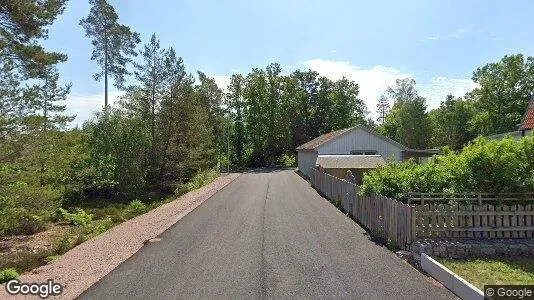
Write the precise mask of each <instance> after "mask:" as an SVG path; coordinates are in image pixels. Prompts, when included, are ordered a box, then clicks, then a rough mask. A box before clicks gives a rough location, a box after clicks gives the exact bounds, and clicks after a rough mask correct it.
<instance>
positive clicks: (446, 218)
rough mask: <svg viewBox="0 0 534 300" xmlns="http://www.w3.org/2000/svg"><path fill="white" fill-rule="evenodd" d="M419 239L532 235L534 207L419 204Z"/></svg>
mask: <svg viewBox="0 0 534 300" xmlns="http://www.w3.org/2000/svg"><path fill="white" fill-rule="evenodd" d="M415 215H416V217H415V219H416V220H415V224H416V225H415V226H416V236H417V238H428V237H438V238H441V237H452V238H531V237H534V206H533V205H532V204H528V205H496V206H494V205H489V204H484V205H443V204H425V205H417V206H416V213H415Z"/></svg>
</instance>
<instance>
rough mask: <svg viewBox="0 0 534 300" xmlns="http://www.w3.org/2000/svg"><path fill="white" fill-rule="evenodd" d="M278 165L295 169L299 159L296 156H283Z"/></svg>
mask: <svg viewBox="0 0 534 300" xmlns="http://www.w3.org/2000/svg"><path fill="white" fill-rule="evenodd" d="M276 164H277V165H281V166H284V167H295V166H297V159H296V157H295V155H294V154H283V155H282V156H280V158H278V160H277V161H276Z"/></svg>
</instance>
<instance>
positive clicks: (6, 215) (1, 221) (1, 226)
mask: <svg viewBox="0 0 534 300" xmlns="http://www.w3.org/2000/svg"><path fill="white" fill-rule="evenodd" d="M45 229H46V224H45V222H44V221H43V218H42V217H40V216H37V215H32V214H30V213H29V212H28V210H27V209H25V208H24V207H22V206H20V205H19V204H17V203H15V201H13V200H10V199H8V198H6V197H0V235H8V234H26V235H32V234H34V233H37V232H40V231H43V230H45Z"/></svg>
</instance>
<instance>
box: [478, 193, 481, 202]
mask: <svg viewBox="0 0 534 300" xmlns="http://www.w3.org/2000/svg"><path fill="white" fill-rule="evenodd" d="M478 205H482V194H481V193H478Z"/></svg>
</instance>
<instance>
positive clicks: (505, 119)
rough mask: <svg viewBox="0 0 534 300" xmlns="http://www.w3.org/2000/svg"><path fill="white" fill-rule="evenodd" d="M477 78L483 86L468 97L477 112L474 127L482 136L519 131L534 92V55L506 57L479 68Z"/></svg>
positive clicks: (474, 74) (471, 123) (477, 81)
mask: <svg viewBox="0 0 534 300" xmlns="http://www.w3.org/2000/svg"><path fill="white" fill-rule="evenodd" d="M473 81H474V82H476V83H477V84H479V87H477V88H475V89H474V90H473V91H472V92H471V93H469V94H468V95H467V96H466V97H467V99H469V100H470V101H472V102H473V105H474V111H475V115H474V116H473V118H472V119H471V120H470V122H469V126H470V127H471V130H472V131H474V132H476V133H478V134H481V135H491V134H500V133H506V132H510V131H515V130H517V124H519V123H520V122H521V118H522V116H523V114H524V112H525V110H526V108H527V104H528V101H529V100H530V97H531V93H532V91H534V57H532V56H529V57H527V58H525V57H524V56H523V55H522V54H517V55H510V56H508V55H507V56H504V57H503V58H502V59H501V60H500V61H499V62H496V63H490V64H487V65H485V66H483V67H480V68H478V69H477V70H476V71H475V72H474V73H473Z"/></svg>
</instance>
